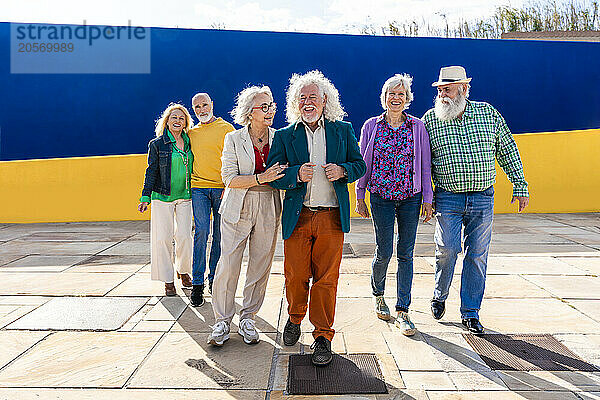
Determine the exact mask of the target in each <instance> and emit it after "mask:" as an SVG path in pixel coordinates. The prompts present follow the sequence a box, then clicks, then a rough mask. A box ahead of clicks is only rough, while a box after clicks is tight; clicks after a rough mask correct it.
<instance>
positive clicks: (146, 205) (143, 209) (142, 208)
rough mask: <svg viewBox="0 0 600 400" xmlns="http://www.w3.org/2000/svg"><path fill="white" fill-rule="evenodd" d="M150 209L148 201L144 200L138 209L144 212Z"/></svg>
mask: <svg viewBox="0 0 600 400" xmlns="http://www.w3.org/2000/svg"><path fill="white" fill-rule="evenodd" d="M147 209H148V203H147V202H145V201H143V202H141V203H140V204H138V211H139V212H141V213H143V212H144V211H146V210H147Z"/></svg>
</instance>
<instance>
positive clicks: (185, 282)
mask: <svg viewBox="0 0 600 400" xmlns="http://www.w3.org/2000/svg"><path fill="white" fill-rule="evenodd" d="M177 278H179V279H181V286H183V287H185V288H191V287H192V278H190V276H189V275H188V274H180V273H179V272H178V273H177Z"/></svg>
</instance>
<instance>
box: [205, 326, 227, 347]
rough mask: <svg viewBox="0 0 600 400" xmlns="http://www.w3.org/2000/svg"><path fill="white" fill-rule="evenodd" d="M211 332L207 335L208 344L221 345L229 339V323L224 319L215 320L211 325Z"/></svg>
mask: <svg viewBox="0 0 600 400" xmlns="http://www.w3.org/2000/svg"><path fill="white" fill-rule="evenodd" d="M211 328H212V332H211V333H210V335H208V340H207V343H208V344H212V345H213V346H223V343H225V342H226V341H227V340H229V324H228V323H227V322H225V321H221V322H217V323H216V324H214V325H213V326H212V327H211Z"/></svg>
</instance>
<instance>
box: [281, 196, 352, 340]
mask: <svg viewBox="0 0 600 400" xmlns="http://www.w3.org/2000/svg"><path fill="white" fill-rule="evenodd" d="M283 246H284V255H285V259H284V267H283V269H284V274H285V292H286V298H287V301H288V314H289V316H290V320H291V321H292V322H293V323H294V324H299V323H300V322H302V320H303V319H304V316H305V315H306V311H307V305H308V311H309V319H310V322H311V323H312V324H313V325H314V327H315V329H314V331H313V337H314V338H315V339H316V338H317V337H319V336H324V337H325V338H326V339H328V340H330V341H331V340H332V339H333V335H334V333H335V331H334V330H333V329H332V328H331V327H332V326H333V319H334V316H335V300H336V294H337V284H338V278H339V275H340V263H341V262H342V248H343V246H344V232H342V225H341V222H340V212H339V210H338V209H332V210H319V211H311V210H309V209H308V208H306V207H302V211H301V212H300V217H299V219H298V223H297V224H296V227H295V228H294V232H292V235H291V236H290V237H289V238H288V239H286V240H285V241H284V245H283ZM311 277H312V287H311V288H310V291H309V280H310V278H311ZM309 292H310V304H309Z"/></svg>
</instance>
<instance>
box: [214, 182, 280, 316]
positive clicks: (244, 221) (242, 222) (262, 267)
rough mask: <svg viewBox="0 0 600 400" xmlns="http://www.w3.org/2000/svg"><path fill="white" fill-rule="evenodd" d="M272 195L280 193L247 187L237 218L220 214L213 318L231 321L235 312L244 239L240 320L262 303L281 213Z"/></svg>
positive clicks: (252, 313) (254, 312)
mask: <svg viewBox="0 0 600 400" xmlns="http://www.w3.org/2000/svg"><path fill="white" fill-rule="evenodd" d="M275 196H279V192H277V191H275V190H267V191H255V190H249V191H248V192H247V193H246V196H245V198H244V204H243V206H242V211H241V213H240V219H239V221H238V222H237V223H235V224H232V223H230V222H227V221H226V220H225V219H224V218H221V259H220V260H219V263H218V264H217V271H216V273H215V280H214V281H213V291H212V303H213V311H214V313H215V320H216V322H220V321H227V322H228V323H231V320H232V318H233V315H234V313H235V292H236V289H237V285H238V280H239V278H240V270H241V267H242V256H243V255H244V249H245V248H246V243H247V242H248V269H247V271H246V283H245V285H244V300H243V302H242V309H241V311H240V320H242V319H245V318H251V319H254V316H255V315H256V313H257V312H258V310H260V307H261V306H262V303H263V300H264V298H265V292H266V290H267V281H268V279H269V272H270V271H271V264H272V263H273V254H274V253H275V244H276V243H277V228H278V226H279V219H280V214H281V210H280V207H278V206H277V205H278V204H279V203H278V202H276V201H275V200H276V198H275Z"/></svg>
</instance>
